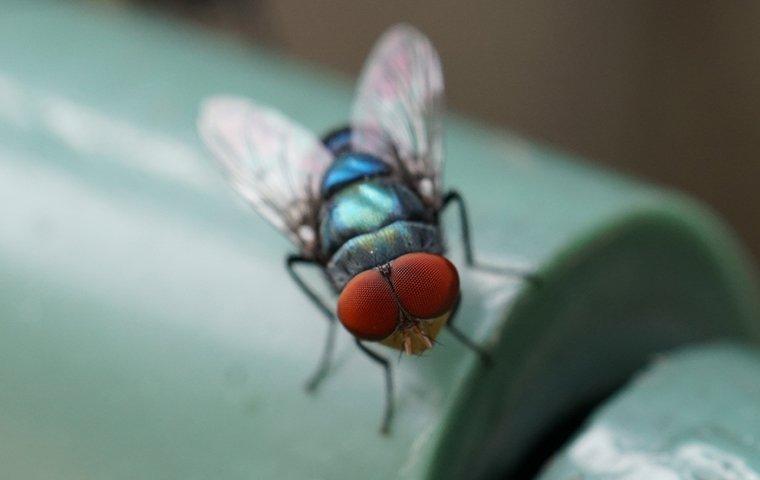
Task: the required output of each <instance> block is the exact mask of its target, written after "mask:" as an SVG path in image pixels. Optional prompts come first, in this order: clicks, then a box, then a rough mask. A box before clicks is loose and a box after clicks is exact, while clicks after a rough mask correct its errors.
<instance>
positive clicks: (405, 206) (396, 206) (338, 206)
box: [319, 177, 435, 258]
mask: <svg viewBox="0 0 760 480" xmlns="http://www.w3.org/2000/svg"><path fill="white" fill-rule="evenodd" d="M434 217H435V215H434V212H433V211H432V210H431V209H430V208H429V207H428V206H426V205H425V204H424V203H423V202H422V200H420V198H419V197H418V196H417V194H416V193H415V192H414V191H412V190H411V189H410V188H408V187H407V186H406V185H404V184H403V183H402V182H400V181H398V180H397V179H396V178H392V177H384V178H374V179H370V180H366V181H361V182H355V183H353V184H351V185H349V186H347V187H345V188H343V189H341V190H340V191H338V192H337V193H335V194H334V195H333V196H332V197H330V198H329V199H327V200H326V201H325V202H324V204H323V206H322V209H321V211H320V215H319V218H320V225H319V237H320V238H319V240H320V245H321V249H322V251H321V255H322V257H323V258H329V257H330V256H332V255H333V254H334V253H335V252H337V251H338V250H339V249H340V248H341V247H342V246H343V245H344V244H345V243H346V242H347V241H349V240H351V239H353V238H355V237H358V236H360V235H363V234H367V233H371V232H374V231H377V230H379V229H381V228H383V227H385V226H387V225H390V224H392V223H394V222H398V221H408V222H421V223H430V222H432V221H433V219H434Z"/></svg>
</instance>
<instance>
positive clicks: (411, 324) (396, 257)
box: [198, 25, 527, 433]
mask: <svg viewBox="0 0 760 480" xmlns="http://www.w3.org/2000/svg"><path fill="white" fill-rule="evenodd" d="M443 90H444V88H443V75H442V72H441V66H440V60H439V58H438V54H437V52H436V51H435V49H434V48H433V46H432V44H431V43H430V41H429V40H428V39H427V38H426V37H425V36H424V35H422V34H421V33H420V32H419V31H417V30H416V29H414V28H412V27H410V26H407V25H398V26H395V27H393V28H391V29H390V30H389V31H388V32H386V33H385V34H384V35H383V36H382V37H381V38H380V40H379V41H378V42H377V44H376V46H375V47H374V49H373V51H372V53H371V54H370V56H369V59H368V60H367V62H366V64H365V66H364V70H363V72H362V74H361V77H360V80H359V86H358V89H357V94H356V99H355V102H354V106H353V110H352V112H351V117H350V125H349V126H347V127H344V128H340V129H338V130H335V131H333V132H331V133H329V134H328V135H326V136H325V137H324V138H323V139H322V140H321V141H320V140H319V139H318V138H317V137H315V136H314V135H313V134H312V133H311V132H310V131H308V130H307V129H305V128H304V127H302V126H300V125H298V124H296V123H295V122H293V121H291V120H289V119H287V118H286V117H284V116H283V115H282V114H280V113H279V112H277V111H276V110H273V109H270V108H268V107H265V106H263V105H259V104H257V103H254V102H253V101H250V100H247V99H244V98H239V97H230V96H216V97H212V98H210V99H208V100H206V101H205V102H204V103H203V105H202V108H201V113H200V116H199V120H198V127H199V131H200V134H201V136H202V138H203V140H204V141H205V143H206V145H207V146H208V148H209V149H210V150H211V152H212V153H213V155H214V158H215V159H216V160H217V162H218V163H219V164H220V165H221V167H222V169H223V171H224V172H225V173H226V175H227V177H228V179H229V182H230V183H231V185H232V186H233V188H234V189H235V190H237V192H238V193H239V194H240V195H242V196H243V198H245V200H247V202H248V203H250V204H251V206H253V208H254V209H255V210H256V211H257V212H258V213H259V214H260V215H261V216H263V217H264V218H265V219H267V220H268V221H269V222H270V223H272V224H273V225H274V226H275V227H276V228H277V229H278V230H280V231H281V232H282V233H283V234H285V235H286V236H287V237H288V238H289V239H290V240H291V242H292V243H293V244H294V245H295V246H296V247H297V248H298V253H297V254H293V255H289V256H288V257H287V258H286V262H285V263H286V267H287V270H288V272H289V274H290V276H291V277H292V279H293V280H294V281H295V283H296V284H297V285H298V287H299V288H300V289H301V290H302V291H303V292H304V294H305V295H306V296H307V297H308V298H309V300H311V302H313V304H314V305H315V306H316V308H317V309H319V310H320V311H321V312H322V314H323V315H324V317H325V318H326V319H327V320H328V322H329V326H330V328H329V330H328V334H327V337H326V342H325V347H324V350H323V352H322V356H321V358H320V360H319V364H318V367H317V369H316V371H315V373H314V374H313V375H312V376H311V377H310V379H309V381H308V382H307V389H308V390H309V391H314V390H315V389H316V388H317V387H318V386H319V384H320V382H321V381H322V380H323V379H324V378H325V376H326V375H327V373H328V370H329V366H330V361H331V357H332V350H333V344H334V339H335V327H336V325H337V323H338V322H336V320H337V321H339V322H340V323H341V324H342V325H343V327H345V328H346V330H348V331H349V332H350V333H351V334H352V335H353V336H354V340H355V342H356V345H357V346H358V348H359V349H360V350H361V351H362V352H363V353H364V354H365V355H367V357H369V358H370V359H371V360H372V361H373V362H375V363H377V364H378V365H380V366H381V367H382V368H383V370H384V373H385V380H386V388H385V394H386V401H385V409H384V414H383V420H382V424H381V431H382V432H383V433H387V432H388V431H389V428H390V424H391V419H392V416H393V380H392V371H391V364H390V362H389V361H388V359H387V358H386V357H385V356H383V355H382V354H380V353H378V352H377V351H375V349H373V348H370V347H369V346H368V345H367V344H368V343H370V342H376V343H380V344H382V345H385V346H386V347H390V348H394V349H397V350H400V351H402V352H404V353H406V354H408V355H415V354H420V353H422V352H424V351H425V350H427V349H430V348H432V347H433V345H434V344H435V339H436V337H437V335H438V333H439V332H440V330H441V329H442V328H444V327H445V328H447V329H448V330H449V331H450V332H451V333H452V334H453V336H454V337H456V338H457V339H458V340H459V341H461V342H462V343H463V344H464V345H466V346H467V347H468V348H469V349H471V350H473V351H474V352H476V353H477V354H478V355H480V357H481V359H483V361H485V362H487V361H488V358H489V357H488V354H487V352H486V351H485V350H484V349H483V348H481V347H480V346H479V345H477V344H476V343H475V342H473V341H472V340H471V339H470V338H469V337H468V336H467V335H465V334H464V333H463V332H462V331H461V330H459V329H457V327H456V326H455V324H454V317H455V313H456V310H457V307H458V305H459V300H460V290H459V275H458V272H457V269H456V267H455V266H454V265H453V264H452V263H451V262H450V261H449V260H448V259H447V258H446V257H444V256H443V255H444V253H445V248H444V243H443V238H442V233H441V227H440V217H441V212H442V211H443V210H444V209H445V208H446V207H447V206H449V205H451V204H456V205H457V206H458V208H459V217H460V223H461V229H462V238H463V247H464V256H465V263H466V264H467V265H468V266H469V267H474V268H478V266H477V264H476V262H475V260H474V256H473V252H472V246H471V243H470V231H469V223H468V218H467V210H466V208H465V203H464V200H463V198H462V197H461V195H460V194H459V193H457V192H456V191H454V190H450V191H444V190H443V186H442V181H441V180H442V179H441V172H442V167H443V154H442V153H443V145H442V113H443ZM297 264H310V265H314V266H317V267H318V268H320V269H321V270H322V271H323V272H324V273H325V276H326V278H327V279H328V280H329V282H330V284H331V287H332V289H333V291H334V292H335V294H336V295H338V301H337V308H336V312H335V313H333V310H332V309H331V308H330V307H328V305H327V304H326V303H325V302H324V301H323V300H322V299H321V298H319V296H318V295H317V294H316V293H315V292H314V290H312V289H311V288H310V287H309V286H308V285H307V284H306V283H305V282H304V280H303V279H302V278H301V277H300V276H299V275H298V272H297V271H296V269H295V268H294V267H295V266H296V265H297ZM506 273H511V274H515V275H519V276H522V277H526V278H527V276H526V275H525V274H523V273H520V272H509V271H508V272H506Z"/></svg>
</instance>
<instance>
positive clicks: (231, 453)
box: [0, 0, 760, 480]
mask: <svg viewBox="0 0 760 480" xmlns="http://www.w3.org/2000/svg"><path fill="white" fill-rule="evenodd" d="M0 7H2V8H1V9H0V12H2V13H0V218H2V228H0V285H1V287H2V288H0V352H2V361H0V378H2V389H0V411H1V412H2V415H0V440H1V441H0V459H1V461H0V473H1V475H0V476H2V477H3V478H23V479H48V478H56V479H59V480H69V479H71V480H81V479H82V478H108V479H125V480H127V479H128V480H133V479H135V478H161V479H183V480H186V479H192V478H204V479H205V478H215V479H225V480H227V479H230V480H238V479H240V480H242V479H250V478H315V479H331V480H333V479H338V480H339V479H342V478H346V479H355V478H363V479H367V480H373V479H383V480H384V479H388V478H401V479H421V478H435V479H436V480H441V479H449V478H463V475H465V476H467V478H483V477H487V476H489V474H490V475H491V476H494V475H500V474H503V473H504V472H505V471H508V470H509V469H512V468H515V467H516V466H519V464H520V463H521V461H522V460H523V458H524V456H525V455H526V454H527V453H529V452H530V451H531V448H532V447H533V445H534V444H535V442H536V441H537V440H538V439H539V438H541V436H542V435H543V434H544V433H545V432H546V431H547V430H548V429H550V427H551V425H553V423H554V422H556V421H559V420H560V419H562V418H564V417H565V415H566V414H567V412H568V411H571V410H573V408H575V407H577V406H578V405H580V404H583V403H585V402H587V401H588V400H589V399H593V398H598V396H599V395H600V394H606V393H609V392H610V391H612V390H613V389H614V388H615V387H617V386H618V385H620V384H621V383H623V382H624V381H625V379H627V378H628V376H629V375H630V374H631V373H632V372H634V371H636V370H638V369H639V368H641V367H642V366H643V365H645V364H646V363H647V362H649V360H650V359H651V358H652V355H654V354H656V353H658V352H663V351H668V350H670V349H672V348H673V347H675V346H677V345H681V344H684V343H691V342H699V341H704V340H706V339H712V338H717V337H725V336H729V335H730V336H732V337H735V338H744V339H752V338H757V334H758V331H759V330H760V329H759V328H758V324H757V309H756V295H757V292H756V289H755V284H754V281H753V278H752V276H751V275H750V273H749V272H748V271H747V269H746V267H745V263H744V257H743V256H742V254H741V252H740V250H739V249H738V248H737V246H736V245H735V243H734V241H733V239H732V236H731V235H730V234H729V233H727V232H726V230H725V229H724V228H723V227H722V226H721V225H720V224H719V223H718V222H717V221H716V220H715V219H714V218H713V217H712V216H711V215H710V214H708V213H705V211H704V210H702V209H701V208H697V207H695V206H694V205H693V204H692V203H691V202H688V201H685V200H683V199H682V198H680V197H677V196H674V195H671V194H668V193H664V192H662V191H660V190H656V189H653V188H650V187H647V186H643V185H640V184H636V183H633V182H630V181H627V180H623V179H620V178H618V177H616V176H613V175H609V174H607V173H604V172H600V171H598V170H595V169H593V168H591V167H589V166H587V165H584V164H582V163H578V161H577V159H571V158H568V157H566V156H563V155H559V154H557V153H556V152H552V151H549V150H547V149H544V148H541V147H537V146H535V145H532V144H529V143H526V142H525V141H524V140H522V139H520V138H517V137H515V136H512V135H509V134H506V133H503V132H496V131H493V130H490V129H488V128H485V127H483V126H480V125H476V124H473V123H471V122H468V121H465V120H462V119H460V118H456V117H452V118H449V119H448V121H447V122H446V123H447V124H446V132H447V136H446V139H447V140H446V142H447V144H446V152H447V171H446V175H445V181H446V183H447V184H448V185H451V186H456V187H457V188H458V189H459V190H460V191H461V192H462V193H463V194H464V196H465V198H467V200H468V202H469V206H470V209H471V217H472V218H471V221H472V224H473V234H474V238H473V240H474V243H475V248H476V252H477V254H478V257H479V259H481V261H485V262H488V263H489V264H496V265H499V264H502V265H504V264H508V265H513V266H520V267H523V268H526V269H530V270H534V269H537V270H539V271H540V272H541V274H542V275H543V276H544V278H545V279H546V282H545V286H544V288H543V289H542V290H540V291H535V290H531V289H529V288H527V287H526V285H525V284H523V283H521V282H520V281H518V280H516V279H513V278H507V277H503V276H499V275H493V274H489V273H483V272H473V271H470V270H467V269H464V268H461V266H462V264H463V262H462V261H461V254H460V253H459V252H461V250H460V245H459V243H458V241H457V239H458V226H457V217H456V215H455V214H454V213H453V212H447V213H446V214H445V215H444V216H443V221H444V224H445V229H444V231H445V234H446V237H447V239H449V241H450V243H451V249H452V252H453V255H452V259H453V261H454V263H455V264H456V265H457V266H458V267H460V274H461V279H460V280H461V285H462V292H463V293H462V294H463V297H462V298H463V303H462V305H461V308H460V313H459V315H458V318H457V322H458V325H459V326H460V328H461V329H462V330H465V331H467V332H468V333H470V334H471V335H472V336H473V337H474V338H475V339H476V340H477V341H479V342H482V343H483V344H484V345H486V346H488V348H490V349H491V351H492V352H493V353H494V356H495V363H494V367H493V368H492V369H490V370H488V371H485V370H483V369H481V367H480V365H479V363H478V362H477V359H476V358H474V356H473V355H472V354H471V352H469V351H467V350H466V349H465V348H463V347H462V346H461V345H459V344H458V343H457V342H456V340H455V339H454V338H453V337H451V336H450V335H449V334H448V333H447V332H446V331H443V332H442V333H441V334H440V336H439V338H438V340H439V341H440V343H441V345H439V346H437V347H436V348H434V349H433V350H432V351H430V352H429V354H427V355H425V356H423V357H422V358H415V359H406V360H403V361H401V362H400V363H395V364H394V366H395V367H396V373H397V380H398V383H397V393H396V395H397V402H398V403H397V417H396V422H395V423H394V430H393V433H392V437H391V438H383V437H381V436H380V435H378V434H377V428H378V423H379V420H380V414H381V409H382V405H383V397H382V386H383V384H382V378H381V374H380V372H379V370H378V368H377V366H376V365H374V364H372V363H371V362H370V361H369V360H367V359H366V358H365V357H364V356H362V355H361V354H360V353H358V352H357V351H356V349H355V347H354V345H353V343H352V340H351V338H350V336H349V335H347V334H343V333H341V334H340V335H339V336H338V342H337V355H336V365H335V371H334V375H333V376H331V377H330V378H329V380H327V381H326V383H325V385H324V388H323V389H322V390H321V391H320V392H319V393H318V395H316V396H307V395H304V394H303V382H304V380H305V379H306V377H307V376H308V375H309V374H310V373H311V371H312V370H313V368H314V365H315V362H316V360H317V358H318V357H319V354H320V350H321V348H322V338H323V335H324V333H325V325H324V320H323V319H321V318H320V317H319V313H318V312H317V311H316V310H315V309H314V308H313V307H312V306H311V304H310V303H309V302H308V300H307V299H305V298H303V297H302V296H301V294H300V292H299V290H298V289H297V288H296V287H295V286H293V285H292V283H291V282H290V279H289V278H288V276H287V273H286V272H285V271H284V269H283V263H282V258H283V256H284V254H285V253H286V252H288V251H289V244H288V242H287V240H285V239H283V238H282V237H281V236H280V234H279V233H278V232H277V231H275V230H274V229H273V228H271V226H270V225H268V224H266V222H264V221H262V220H261V219H260V218H257V217H256V216H254V215H253V214H252V213H251V212H250V209H248V208H247V207H245V206H243V205H241V204H240V203H239V202H238V200H237V199H236V197H235V196H234V194H233V193H231V192H230V190H229V186H228V185H226V184H225V182H224V180H223V179H222V178H221V177H220V175H219V174H218V172H217V170H216V169H215V168H214V166H213V165H212V163H211V161H210V159H208V158H207V156H206V152H205V150H204V149H203V147H202V145H201V143H200V141H199V139H198V137H197V134H196V128H195V119H196V115H197V108H198V104H199V102H200V101H201V99H203V98H205V97H207V96H208V95H211V94H215V93H218V92H230V93H233V94H240V95H245V96H249V97H253V98H256V99H258V100H261V101H266V102H267V103H268V104H270V105H273V106H275V107H277V108H279V109H281V110H283V111H284V112H285V113H286V114H287V115H289V116H291V117H293V118H296V119H298V120H299V122H301V123H303V124H304V125H306V126H308V127H309V128H311V129H313V130H314V131H315V132H323V131H326V130H327V129H329V128H332V127H334V126H335V125H338V124H341V123H343V122H345V121H346V117H347V114H348V112H349V111H350V102H351V98H352V95H353V93H352V86H351V84H350V82H348V81H347V80H346V79H342V78H336V77H335V76H330V75H329V74H326V73H324V72H320V71H318V70H315V69H314V68H313V67H308V66H304V65H300V64H294V63H291V62H289V61H287V60H284V59H282V58H280V57H277V56H274V55H272V54H270V53H268V52H265V51H261V50H258V49H253V50H251V49H250V48H249V47H244V46H242V45H239V44H235V43H233V42H232V41H226V40H220V39H217V38H214V37H212V36H209V35H208V34H204V33H201V32H198V31H196V30H194V29H191V28H189V27H180V26H177V25H173V24H168V23H167V21H166V20H165V19H161V20H157V19H155V18H149V17H146V16H140V15H136V14H130V13H125V12H124V11H123V10H120V9H119V8H116V7H113V6H101V7H97V6H93V4H91V3H63V2H46V1H44V0H39V1H37V2H21V1H12V2H0ZM74 52H75V53H74ZM311 280H313V282H314V283H315V284H319V283H318V282H321V281H322V280H323V279H322V278H321V277H320V276H319V275H316V274H315V275H313V276H311ZM378 348H383V347H378ZM383 352H384V354H386V355H388V356H394V355H396V353H397V352H396V351H394V350H391V349H385V350H383ZM394 358H395V357H394ZM750 454H752V453H751V451H750V452H749V453H747V455H750Z"/></svg>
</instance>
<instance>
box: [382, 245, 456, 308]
mask: <svg viewBox="0 0 760 480" xmlns="http://www.w3.org/2000/svg"><path fill="white" fill-rule="evenodd" d="M390 278H391V282H392V283H393V289H394V290H395V292H396V295H398V298H399V300H400V302H401V304H402V305H403V306H404V309H406V311H407V312H409V313H410V314H412V315H414V316H415V317H417V318H435V317H438V316H440V315H443V314H444V313H446V312H448V311H450V310H451V309H452V307H453V306H454V303H455V302H456V301H457V298H458V296H459V274H458V273H457V269H456V267H454V265H453V264H452V263H451V262H449V261H448V260H447V259H446V258H445V257H442V256H441V255H434V254H431V253H408V254H406V255H402V256H400V257H398V258H397V259H395V260H394V261H392V262H391V275H390Z"/></svg>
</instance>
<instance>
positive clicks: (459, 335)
mask: <svg viewBox="0 0 760 480" xmlns="http://www.w3.org/2000/svg"><path fill="white" fill-rule="evenodd" d="M460 300H461V297H457V303H455V304H454V308H453V309H452V311H451V315H450V316H449V321H448V322H446V328H447V329H448V330H449V332H451V334H452V335H454V337H455V338H456V339H457V340H459V342H460V343H461V344H462V345H464V346H465V347H467V348H469V349H470V350H472V351H473V352H475V353H477V354H478V357H480V361H481V362H483V365H485V366H486V367H490V366H491V364H492V363H493V361H492V360H491V355H490V354H489V353H488V352H486V350H485V349H484V348H483V347H481V346H480V345H478V344H477V343H475V341H474V340H472V339H471V338H470V337H468V336H467V335H466V334H465V333H464V332H462V331H461V330H459V328H458V327H457V326H456V325H454V320H456V317H457V312H458V311H459V304H460Z"/></svg>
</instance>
